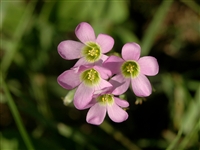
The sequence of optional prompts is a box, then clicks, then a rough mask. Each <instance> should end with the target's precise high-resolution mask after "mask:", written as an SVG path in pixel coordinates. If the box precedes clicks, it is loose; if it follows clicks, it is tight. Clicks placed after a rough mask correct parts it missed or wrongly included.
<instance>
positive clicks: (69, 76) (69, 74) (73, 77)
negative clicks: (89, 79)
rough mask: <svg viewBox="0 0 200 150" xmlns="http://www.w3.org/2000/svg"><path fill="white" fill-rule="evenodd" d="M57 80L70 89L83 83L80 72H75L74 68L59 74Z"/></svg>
mask: <svg viewBox="0 0 200 150" xmlns="http://www.w3.org/2000/svg"><path fill="white" fill-rule="evenodd" d="M57 81H58V83H59V85H60V86H62V87H63V88H65V89H68V90H71V89H73V88H75V87H77V86H78V85H79V84H80V83H81V81H80V78H79V74H78V73H75V71H74V70H67V71H65V72H63V73H62V74H61V75H59V76H58V78H57Z"/></svg>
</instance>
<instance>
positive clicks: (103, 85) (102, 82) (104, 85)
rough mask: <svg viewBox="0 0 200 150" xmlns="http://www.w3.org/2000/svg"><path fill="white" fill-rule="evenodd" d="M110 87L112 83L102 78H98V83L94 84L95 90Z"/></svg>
mask: <svg viewBox="0 0 200 150" xmlns="http://www.w3.org/2000/svg"><path fill="white" fill-rule="evenodd" d="M111 87H112V84H110V82H108V81H106V80H104V79H100V83H99V84H98V85H97V86H95V91H98V90H105V89H107V88H111Z"/></svg>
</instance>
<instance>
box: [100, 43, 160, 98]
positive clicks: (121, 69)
mask: <svg viewBox="0 0 200 150" xmlns="http://www.w3.org/2000/svg"><path fill="white" fill-rule="evenodd" d="M140 52H141V48H140V46H139V45H138V44H136V43H126V44H125V45H124V46H123V47H122V58H123V59H122V58H120V57H117V56H110V57H109V58H108V59H107V60H106V61H105V62H104V65H103V66H104V67H106V68H108V69H110V70H111V71H112V73H113V74H116V75H115V76H114V77H112V78H111V80H110V83H112V84H118V85H119V84H121V85H120V86H118V87H117V88H116V89H115V90H114V91H113V93H114V94H116V95H121V94H123V93H124V92H126V90H127V89H128V87H129V85H130V84H131V85H132V90H133V92H134V93H135V95H136V96H139V97H146V96H149V95H150V94H151V92H152V87H151V84H150V82H149V80H148V78H147V77H146V76H145V75H147V76H154V75H156V74H157V73H158V70H159V66H158V62H157V60H156V58H154V57H152V56H144V57H141V58H140Z"/></svg>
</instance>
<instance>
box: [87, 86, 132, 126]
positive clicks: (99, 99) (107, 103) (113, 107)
mask: <svg viewBox="0 0 200 150" xmlns="http://www.w3.org/2000/svg"><path fill="white" fill-rule="evenodd" d="M111 89H112V87H111V88H107V89H106V90H104V92H102V93H100V94H96V95H94V96H93V99H92V101H91V102H90V104H89V105H88V107H90V109H89V111H88V113H87V117H86V121H87V122H88V123H90V124H94V125H100V124H101V123H102V122H103V120H104V118H105V116H106V112H107V113H108V116H109V117H110V119H111V120H112V121H114V122H123V121H125V120H126V119H127V118H128V113H127V112H126V111H125V110H124V109H122V108H127V107H128V106H129V103H128V102H127V101H126V100H122V99H120V98H118V97H115V96H114V95H113V93H112V90H111Z"/></svg>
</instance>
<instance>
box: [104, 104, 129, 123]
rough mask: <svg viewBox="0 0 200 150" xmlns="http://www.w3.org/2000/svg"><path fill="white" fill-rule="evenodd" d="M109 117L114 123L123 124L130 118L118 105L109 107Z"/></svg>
mask: <svg viewBox="0 0 200 150" xmlns="http://www.w3.org/2000/svg"><path fill="white" fill-rule="evenodd" d="M107 111H108V116H109V117H110V119H111V120H112V121H114V122H122V121H125V120H126V119H127V118H128V113H127V112H126V111H124V110H123V109H122V108H120V107H119V106H118V105H117V104H115V103H113V104H112V105H107Z"/></svg>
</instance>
